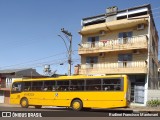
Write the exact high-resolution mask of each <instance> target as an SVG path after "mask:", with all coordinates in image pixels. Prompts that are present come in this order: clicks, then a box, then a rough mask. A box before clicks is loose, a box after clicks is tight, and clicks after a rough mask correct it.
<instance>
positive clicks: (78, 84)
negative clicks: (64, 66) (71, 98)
mask: <svg viewBox="0 0 160 120" xmlns="http://www.w3.org/2000/svg"><path fill="white" fill-rule="evenodd" d="M83 90H84V80H71V84H70V91H83Z"/></svg>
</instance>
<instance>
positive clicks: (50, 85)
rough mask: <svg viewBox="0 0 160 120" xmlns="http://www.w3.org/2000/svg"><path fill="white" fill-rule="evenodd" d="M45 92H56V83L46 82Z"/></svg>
mask: <svg viewBox="0 0 160 120" xmlns="http://www.w3.org/2000/svg"><path fill="white" fill-rule="evenodd" d="M43 90H44V91H55V90H56V81H44V86H43Z"/></svg>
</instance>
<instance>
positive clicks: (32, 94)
mask: <svg viewBox="0 0 160 120" xmlns="http://www.w3.org/2000/svg"><path fill="white" fill-rule="evenodd" d="M24 96H34V93H25V94H24Z"/></svg>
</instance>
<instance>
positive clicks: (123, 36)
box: [118, 32, 132, 44]
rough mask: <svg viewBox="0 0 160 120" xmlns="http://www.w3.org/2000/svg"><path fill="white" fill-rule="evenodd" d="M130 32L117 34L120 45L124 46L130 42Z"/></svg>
mask: <svg viewBox="0 0 160 120" xmlns="http://www.w3.org/2000/svg"><path fill="white" fill-rule="evenodd" d="M131 37H132V32H121V33H119V34H118V39H119V43H120V44H126V43H130V42H131Z"/></svg>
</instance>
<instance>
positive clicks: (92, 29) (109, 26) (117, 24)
mask: <svg viewBox="0 0 160 120" xmlns="http://www.w3.org/2000/svg"><path fill="white" fill-rule="evenodd" d="M147 22H148V15H145V16H141V18H138V19H122V20H114V21H110V22H105V23H99V24H94V25H89V26H83V28H82V29H81V31H80V32H79V33H80V34H81V35H87V34H94V33H99V32H100V31H114V30H119V29H125V28H131V27H135V26H136V25H138V24H147Z"/></svg>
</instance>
